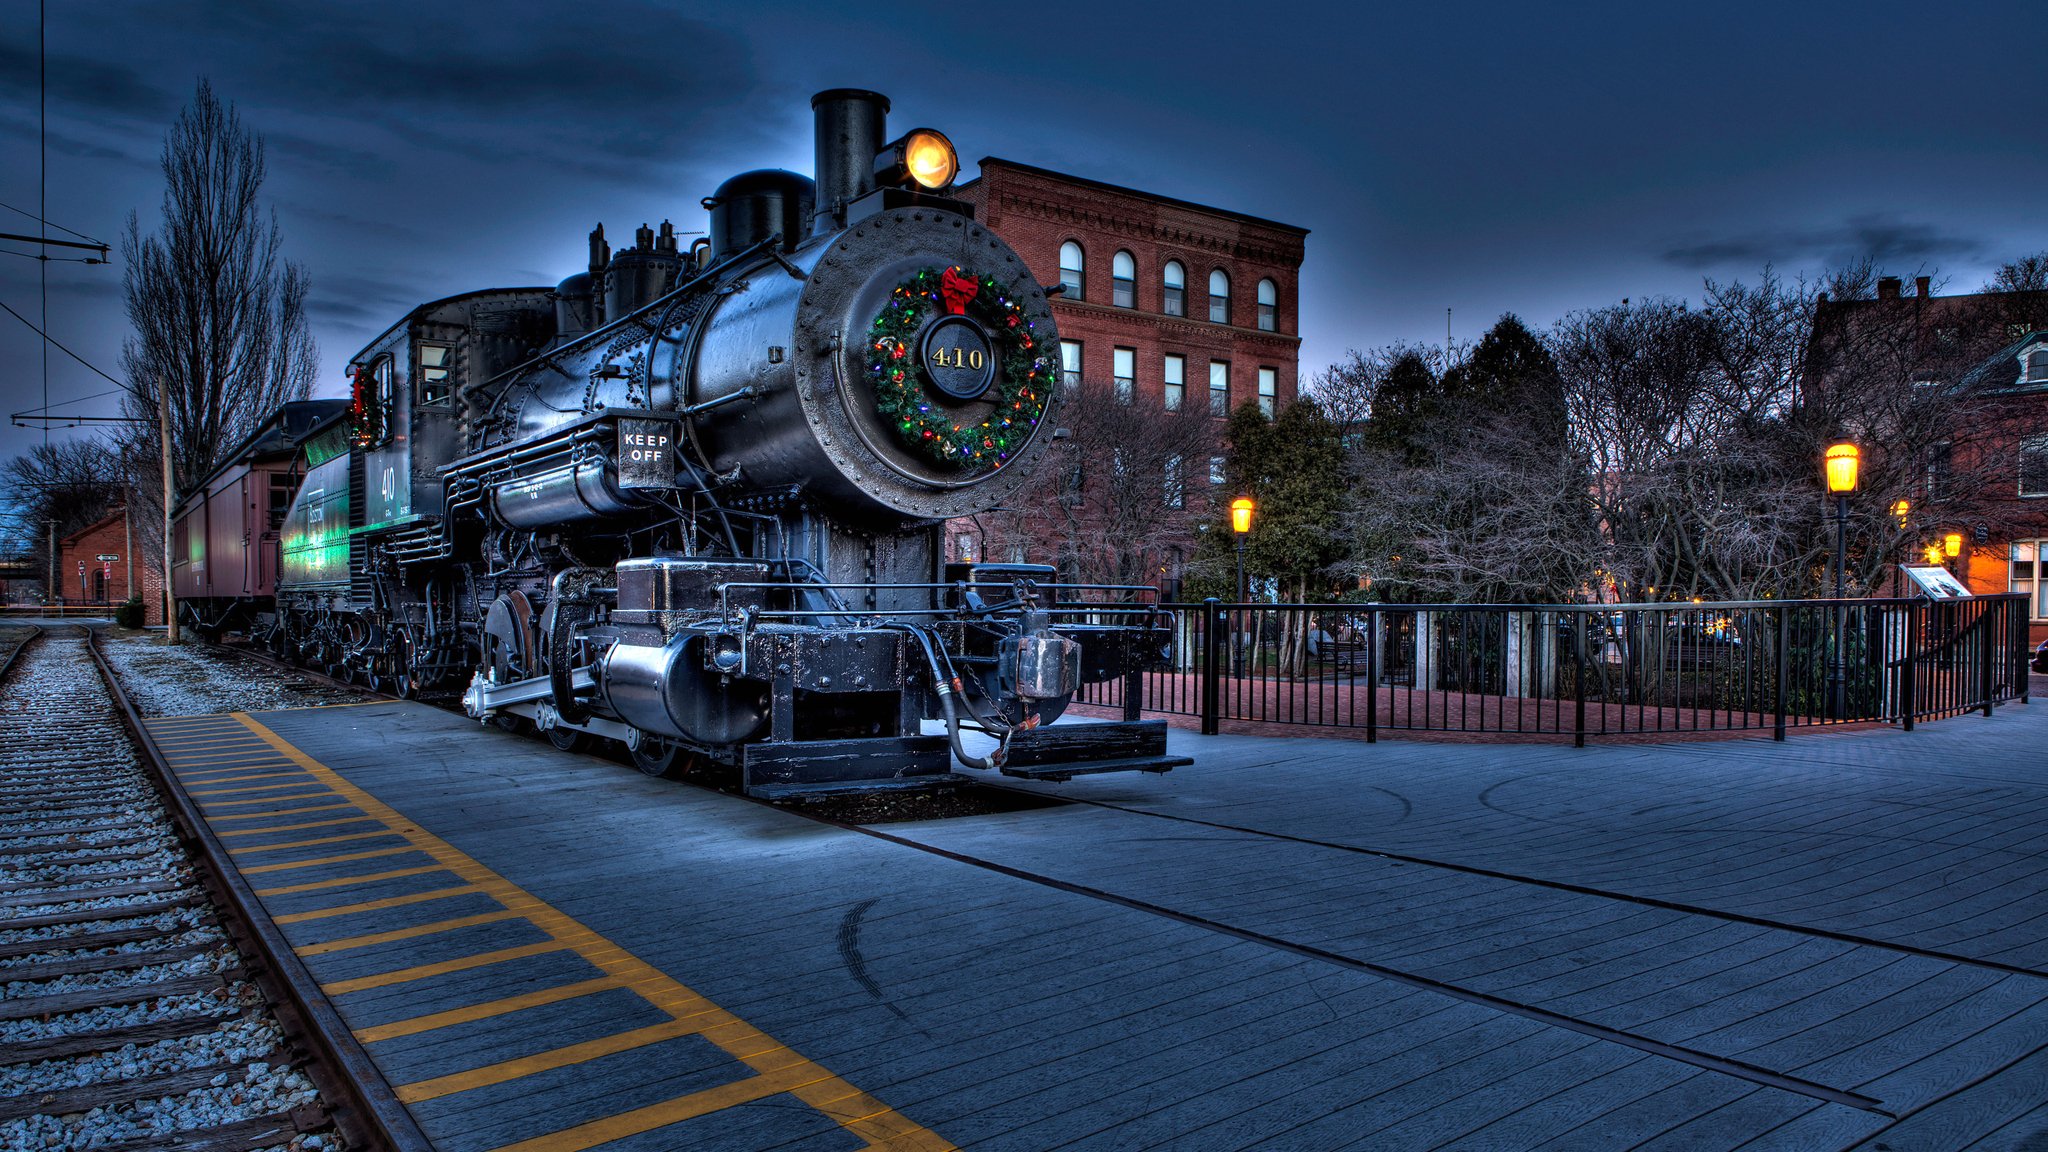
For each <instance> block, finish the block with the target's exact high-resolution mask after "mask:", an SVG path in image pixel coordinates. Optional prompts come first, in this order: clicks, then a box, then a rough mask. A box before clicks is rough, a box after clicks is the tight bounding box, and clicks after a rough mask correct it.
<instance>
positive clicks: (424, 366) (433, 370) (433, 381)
mask: <svg viewBox="0 0 2048 1152" xmlns="http://www.w3.org/2000/svg"><path fill="white" fill-rule="evenodd" d="M454 372H455V350H454V349H453V348H450V347H449V346H448V345H446V344H422V345H420V363H419V388H420V403H421V404H446V403H447V402H448V400H449V397H450V396H451V395H452V394H453V392H454Z"/></svg>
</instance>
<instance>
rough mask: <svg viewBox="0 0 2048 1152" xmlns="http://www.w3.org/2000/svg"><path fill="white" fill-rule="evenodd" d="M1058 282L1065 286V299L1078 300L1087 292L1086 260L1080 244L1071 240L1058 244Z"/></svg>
mask: <svg viewBox="0 0 2048 1152" xmlns="http://www.w3.org/2000/svg"><path fill="white" fill-rule="evenodd" d="M1060 283H1062V284H1064V285H1066V286H1067V299H1069V300H1079V299H1081V298H1082V297H1083V296H1085V295H1087V292H1088V262H1087V257H1086V256H1083V255H1082V254H1081V246H1080V245H1079V244H1076V243H1074V242H1073V241H1072V240H1069V241H1067V242H1066V243H1065V244H1062V245H1060Z"/></svg>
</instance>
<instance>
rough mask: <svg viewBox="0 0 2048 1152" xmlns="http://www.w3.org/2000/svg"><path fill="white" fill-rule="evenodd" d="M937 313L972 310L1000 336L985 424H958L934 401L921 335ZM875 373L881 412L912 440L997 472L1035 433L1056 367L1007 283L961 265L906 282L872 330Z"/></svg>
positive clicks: (943, 457)
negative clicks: (920, 360)
mask: <svg viewBox="0 0 2048 1152" xmlns="http://www.w3.org/2000/svg"><path fill="white" fill-rule="evenodd" d="M935 311H937V312H939V313H940V314H942V315H947V316H966V317H969V318H971V319H973V320H975V321H976V322H978V323H979V324H980V325H981V327H982V328H983V329H984V330H986V331H987V332H988V333H989V334H990V337H991V339H992V341H993V347H994V359H995V374H994V375H995V379H994V382H993V383H992V385H991V386H990V390H989V392H988V393H986V394H984V396H983V397H982V399H983V400H984V401H992V402H993V403H994V409H993V410H992V411H990V412H989V414H988V416H987V418H985V419H983V420H981V421H980V422H978V423H955V422H954V420H953V417H952V416H951V415H950V414H949V412H948V411H947V410H946V408H944V407H943V406H941V405H937V404H934V403H933V402H932V396H931V393H930V392H928V391H927V390H926V384H925V381H924V380H923V379H922V378H921V374H920V372H919V370H918V368H917V355H916V343H917V335H918V332H919V330H920V329H922V328H923V327H924V325H925V322H926V321H927V320H928V319H929V318H930V317H931V316H932V314H933V313H934V312H935ZM868 373H869V375H870V376H871V377H872V378H873V380H874V385H875V411H876V412H877V413H878V414H880V415H881V416H882V417H883V418H884V419H886V420H888V421H890V422H891V423H892V424H894V425H895V427H896V432H897V435H898V436H900V437H902V439H903V442H904V444H906V445H908V446H909V447H910V449H911V450H912V451H914V452H917V453H919V454H921V455H923V456H925V457H927V458H928V459H930V460H932V461H933V462H934V463H938V464H945V465H948V466H951V467H953V468H957V469H961V470H963V471H964V470H991V471H992V470H994V469H996V468H1000V467H1002V466H1003V465H1004V464H1005V463H1007V462H1008V461H1009V459H1010V457H1011V455H1012V454H1014V453H1015V452H1016V451H1017V449H1018V448H1020V447H1022V446H1023V444H1024V442H1025V441H1026V440H1029V439H1030V438H1031V430H1032V429H1033V428H1036V427H1037V426H1038V420H1039V418H1040V417H1041V416H1043V415H1045V406H1046V403H1047V402H1048V401H1049V400H1050V399H1051V396H1052V387H1053V369H1052V367H1051V366H1050V364H1049V363H1048V362H1047V361H1046V359H1045V358H1044V357H1043V356H1041V355H1040V354H1039V348H1038V336H1037V332H1036V328H1035V326H1034V325H1033V324H1032V322H1031V320H1030V319H1029V318H1028V317H1026V316H1025V314H1024V308H1023V306H1022V305H1021V304H1019V303H1018V302H1017V301H1015V300H1013V299H1011V297H1010V292H1009V289H1008V287H1007V286H1005V285H1004V284H1002V283H1000V282H999V281H997V280H996V279H995V277H993V276H977V275H975V274H973V273H970V272H967V271H965V270H963V269H962V268H960V267H959V266H958V265H955V266H953V267H950V268H944V269H940V268H926V269H923V270H921V271H919V272H918V273H916V274H915V275H913V276H912V277H910V279H908V280H905V281H904V282H903V283H901V284H898V285H897V286H896V288H895V290H894V291H892V292H891V293H890V294H889V302H888V303H887V304H885V305H883V307H882V313H881V315H879V316H877V317H875V322H874V323H873V324H872V325H871V326H870V327H869V329H868Z"/></svg>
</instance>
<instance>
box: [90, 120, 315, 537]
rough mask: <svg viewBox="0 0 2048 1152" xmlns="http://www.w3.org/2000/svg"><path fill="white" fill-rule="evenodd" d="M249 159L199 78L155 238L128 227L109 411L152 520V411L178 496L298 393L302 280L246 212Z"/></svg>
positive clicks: (175, 149) (254, 193) (255, 146)
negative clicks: (121, 393) (118, 388)
mask: <svg viewBox="0 0 2048 1152" xmlns="http://www.w3.org/2000/svg"><path fill="white" fill-rule="evenodd" d="M263 153H264V150H263V139H262V137H260V136H258V135H256V134H254V133H252V132H251V131H249V129H248V128H246V127H245V126H244V125H243V124H242V121H241V117H240V116H239V115H237V114H236V112H235V110H234V107H233V106H232V105H226V104H223V103H222V102H221V100H220V98H219V97H217V96H216V95H214V91H213V87H212V85H211V84H209V83H208V82H207V81H205V80H201V81H200V82H199V86H198V90H197V91H196V92H195V93H194V95H193V98H192V102H191V103H190V104H188V105H187V106H186V107H185V108H184V109H183V110H181V111H180V112H179V113H178V118H177V120H176V121H175V122H174V123H173V124H172V125H171V129H170V131H169V133H168V134H167V135H166V137H165V140H164V148H163V155H162V167H163V173H164V182H165V187H164V197H163V207H162V216H163V219H162V223H161V228H160V231H158V232H156V233H151V234H144V233H143V231H142V228H141V224H140V222H139V220H138V219H137V217H136V215H135V214H134V213H130V214H129V217H128V229H127V233H126V235H125V236H124V237H123V239H122V243H121V253H122V256H123V259H124V262H125V265H126V267H125V268H124V270H123V273H122V285H121V286H122V292H123V296H124V298H125V302H126V307H127V312H128V320H129V323H130V324H132V325H133V326H134V329H135V334H134V336H133V337H131V338H130V339H129V340H128V341H127V343H126V344H125V345H124V346H123V348H122V352H121V362H122V367H123V368H124V369H125V371H126V375H127V377H128V385H127V386H128V394H127V396H126V398H125V399H124V400H123V401H122V408H123V410H124V411H125V412H126V413H127V415H128V416H129V417H131V418H132V419H133V420H134V421H135V423H134V425H133V429H134V431H132V432H131V433H130V434H129V436H128V437H127V439H128V441H129V445H130V447H131V448H132V449H133V450H132V451H131V452H130V453H129V456H130V457H131V458H132V459H134V460H136V461H138V464H139V469H140V472H141V475H138V477H137V478H136V479H137V485H136V486H137V489H138V492H140V493H143V494H146V495H145V496H144V499H143V500H141V501H139V503H141V504H143V505H145V506H152V510H153V511H156V512H158V513H159V516H158V519H160V513H161V510H160V509H155V508H154V507H153V506H154V505H155V504H157V503H159V499H158V497H157V496H156V493H158V492H160V491H161V486H162V482H161V478H160V472H161V467H160V465H159V464H158V460H159V459H160V452H159V447H158V445H159V441H158V437H157V427H158V410H159V406H160V405H161V406H162V407H164V408H166V409H168V412H169V423H170V435H171V461H172V464H171V467H172V471H173V472H174V474H175V477H174V478H175V481H176V484H175V487H177V488H178V490H179V491H181V492H182V491H183V490H184V488H185V487H186V486H187V485H190V484H193V483H197V482H198V481H199V480H201V479H203V478H204V477H206V476H207V475H209V474H210V473H211V472H212V471H213V470H214V469H215V468H216V467H217V466H218V465H219V464H220V463H221V458H222V455H223V454H224V453H225V452H226V451H228V450H229V449H230V448H232V447H233V446H234V445H235V444H237V443H239V442H240V441H241V440H242V439H243V438H244V437H245V436H247V435H248V434H249V433H250V432H251V431H253V430H254V429H255V427H256V426H257V425H258V424H259V423H260V422H261V421H262V420H263V418H264V417H266V416H268V415H269V414H270V412H271V411H272V410H274V409H275V408H276V407H277V406H278V405H279V404H282V403H284V402H285V401H287V400H303V399H305V398H306V397H307V395H309V394H310V392H311V390H312V382H313V373H314V370H315V367H316V350H315V348H314V344H313V338H312V336H311V333H310V330H309V328H308V326H307V317H306V294H307V289H308V286H309V283H310V281H309V279H308V277H307V274H306V271H305V269H304V268H303V267H301V266H300V265H297V264H294V263H291V262H290V261H287V260H284V259H283V258H282V256H281V255H280V249H281V248H282V244H283V241H282V237H281V234H280V231H279V228H278V225H277V218H276V214H275V213H274V212H271V211H266V210H264V209H263V208H262V207H261V206H260V204H259V199H258V198H259V194H260V193H261V191H262V187H263V177H264V154H263ZM144 522H145V523H147V522H148V521H144Z"/></svg>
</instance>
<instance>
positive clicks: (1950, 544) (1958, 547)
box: [1941, 532, 1963, 560]
mask: <svg viewBox="0 0 2048 1152" xmlns="http://www.w3.org/2000/svg"><path fill="white" fill-rule="evenodd" d="M1962 553H1963V534H1962V533H1961V532H1951V533H1949V534H1948V535H1946V536H1943V537H1942V538H1941V554H1942V555H1944V556H1946V557H1948V558H1949V559H1951V560H1953V559H1955V558H1956V557H1957V556H1960V555H1962Z"/></svg>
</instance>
